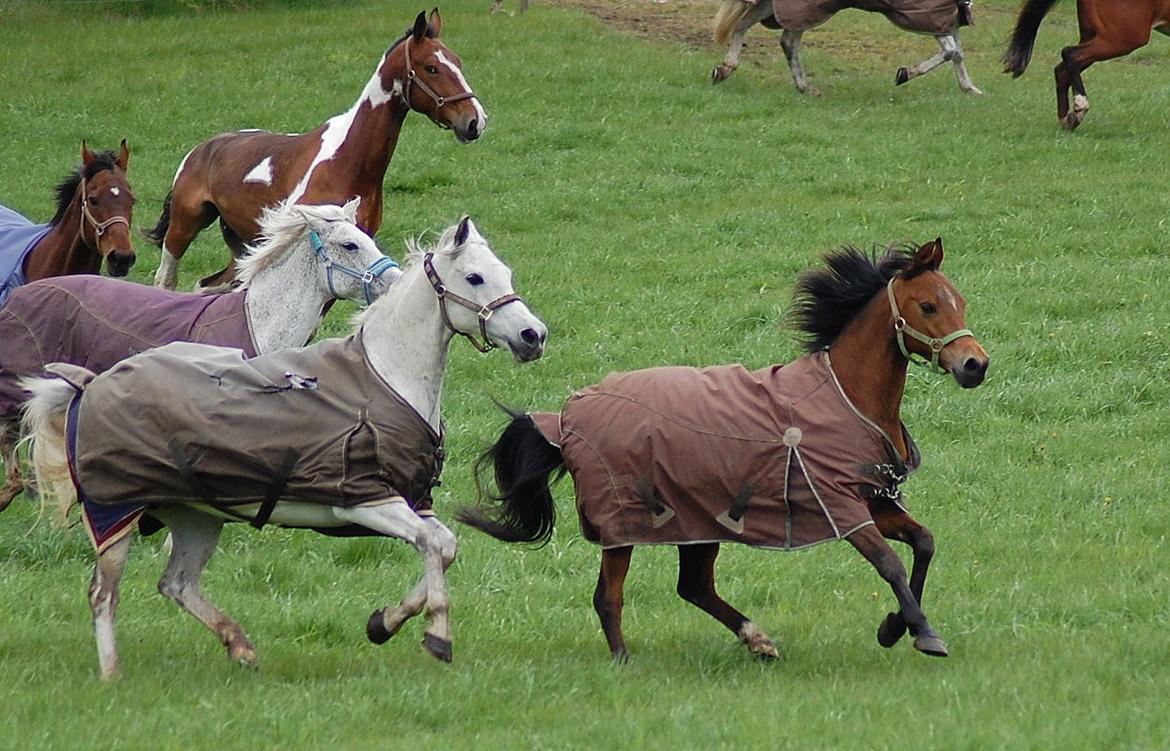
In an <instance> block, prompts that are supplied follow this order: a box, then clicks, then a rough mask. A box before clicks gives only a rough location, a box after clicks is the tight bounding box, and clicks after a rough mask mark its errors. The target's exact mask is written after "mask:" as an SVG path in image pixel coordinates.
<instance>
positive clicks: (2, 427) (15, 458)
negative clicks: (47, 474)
mask: <svg viewBox="0 0 1170 751" xmlns="http://www.w3.org/2000/svg"><path fill="white" fill-rule="evenodd" d="M19 438H20V422H19V421H16V422H12V421H9V420H5V419H0V457H2V458H3V459H4V487H3V488H0V511H3V510H4V509H6V508H8V504H10V503H12V499H13V498H16V496H18V495H20V492H21V491H22V490H24V483H23V482H22V481H21V474H20V455H19V452H18V451H17V448H16V447H17V445H18V444H19Z"/></svg>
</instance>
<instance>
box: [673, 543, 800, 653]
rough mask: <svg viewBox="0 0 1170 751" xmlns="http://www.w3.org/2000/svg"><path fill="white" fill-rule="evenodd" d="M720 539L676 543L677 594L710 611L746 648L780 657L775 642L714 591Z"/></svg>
mask: <svg viewBox="0 0 1170 751" xmlns="http://www.w3.org/2000/svg"><path fill="white" fill-rule="evenodd" d="M718 555H719V543H714V542H711V543H701V544H696V545H679V546H678V595H679V597H681V598H683V599H684V600H686V601H687V602H689V603H691V604H692V605H694V606H695V607H697V608H699V609H700V610H702V611H703V612H705V613H708V614H709V615H711V616H712V617H713V618H714V619H715V620H717V621H719V622H720V623H722V624H723V625H724V626H726V627H727V628H729V629H730V630H731V632H732V633H734V634H735V635H736V636H738V637H739V640H740V641H741V642H743V643H744V644H745V645H746V646H747V648H748V651H749V652H751V653H752V654H754V655H757V656H759V657H762V658H764V659H768V660H772V659H776V658H777V657H779V656H780V655H779V653H778V652H777V651H776V645H775V644H774V643H773V642H772V640H771V639H770V638H768V635H767V634H765V633H764V632H763V630H761V629H760V627H759V626H757V625H756V624H755V623H753V622H752V621H751V620H750V619H749V618H748V617H747V616H745V615H744V614H743V613H741V612H739V611H738V610H736V609H735V608H733V607H731V606H730V605H728V604H727V602H726V601H724V599H723V598H722V597H720V596H719V594H718V593H717V592H716V591H715V558H716V557H717V556H718Z"/></svg>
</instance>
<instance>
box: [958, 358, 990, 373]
mask: <svg viewBox="0 0 1170 751" xmlns="http://www.w3.org/2000/svg"><path fill="white" fill-rule="evenodd" d="M963 370H964V371H966V372H967V373H970V374H971V375H983V374H984V373H985V372H987V361H986V360H979V359H976V358H974V357H968V358H967V361H966V362H964V363H963Z"/></svg>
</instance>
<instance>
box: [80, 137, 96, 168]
mask: <svg viewBox="0 0 1170 751" xmlns="http://www.w3.org/2000/svg"><path fill="white" fill-rule="evenodd" d="M93 158H94V157H93V152H92V151H90V150H89V147H88V146H86V145H85V141H84V140H83V141H82V142H81V164H82V166H83V167H88V166H89V164H90V162H92V161H93Z"/></svg>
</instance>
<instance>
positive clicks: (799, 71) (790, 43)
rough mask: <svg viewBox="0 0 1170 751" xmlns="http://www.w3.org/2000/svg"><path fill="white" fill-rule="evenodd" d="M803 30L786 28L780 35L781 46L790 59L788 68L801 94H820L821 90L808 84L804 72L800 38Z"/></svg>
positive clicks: (787, 58) (785, 55) (786, 58)
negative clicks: (801, 60)
mask: <svg viewBox="0 0 1170 751" xmlns="http://www.w3.org/2000/svg"><path fill="white" fill-rule="evenodd" d="M803 35H804V32H803V31H792V30H790V29H785V30H784V33H783V34H781V35H780V48H781V49H782V50H784V59H785V60H787V61H788V70H789V71H791V72H792V82H793V83H795V84H796V90H797V91H799V92H800V93H801V94H812V95H813V96H820V95H821V92H819V91H817V90H816V89H814V88H813V87H812V86H809V85H808V76H806V75H805V73H804V63H802V62H800V38H801V37H802V36H803Z"/></svg>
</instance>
